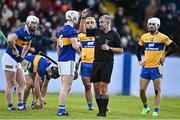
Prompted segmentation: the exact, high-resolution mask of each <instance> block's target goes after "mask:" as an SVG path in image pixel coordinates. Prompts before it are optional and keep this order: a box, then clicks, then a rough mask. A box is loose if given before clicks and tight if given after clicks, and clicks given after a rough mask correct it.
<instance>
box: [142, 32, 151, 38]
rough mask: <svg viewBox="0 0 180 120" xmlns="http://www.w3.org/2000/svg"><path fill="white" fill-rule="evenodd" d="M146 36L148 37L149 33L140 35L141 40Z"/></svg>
mask: <svg viewBox="0 0 180 120" xmlns="http://www.w3.org/2000/svg"><path fill="white" fill-rule="evenodd" d="M148 36H150V33H149V32H148V33H144V34H142V36H141V38H144V37H148Z"/></svg>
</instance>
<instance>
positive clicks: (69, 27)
mask: <svg viewBox="0 0 180 120" xmlns="http://www.w3.org/2000/svg"><path fill="white" fill-rule="evenodd" d="M64 29H65V30H69V31H76V29H75V28H74V27H73V26H71V25H64Z"/></svg>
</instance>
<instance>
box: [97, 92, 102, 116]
mask: <svg viewBox="0 0 180 120" xmlns="http://www.w3.org/2000/svg"><path fill="white" fill-rule="evenodd" d="M96 103H97V106H98V109H99V114H101V111H102V109H101V108H102V107H101V106H102V99H101V95H100V96H96Z"/></svg>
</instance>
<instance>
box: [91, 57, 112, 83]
mask: <svg viewBox="0 0 180 120" xmlns="http://www.w3.org/2000/svg"><path fill="white" fill-rule="evenodd" d="M113 65H114V62H113V61H108V62H94V63H93V68H92V73H91V82H93V83H95V82H105V83H110V80H111V74H112V70H113Z"/></svg>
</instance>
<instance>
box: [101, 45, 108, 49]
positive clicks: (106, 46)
mask: <svg viewBox="0 0 180 120" xmlns="http://www.w3.org/2000/svg"><path fill="white" fill-rule="evenodd" d="M109 48H110V47H109V46H108V45H107V44H103V45H101V49H102V50H109Z"/></svg>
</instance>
